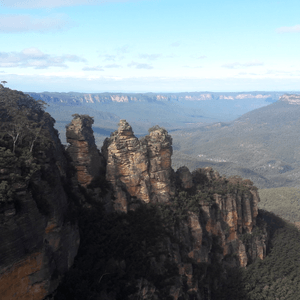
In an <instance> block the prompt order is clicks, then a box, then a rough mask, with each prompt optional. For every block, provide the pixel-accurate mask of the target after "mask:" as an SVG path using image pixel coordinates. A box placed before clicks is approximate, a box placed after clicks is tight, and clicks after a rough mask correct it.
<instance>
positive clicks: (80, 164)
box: [66, 114, 105, 187]
mask: <svg viewBox="0 0 300 300" xmlns="http://www.w3.org/2000/svg"><path fill="white" fill-rule="evenodd" d="M73 117H74V119H73V120H72V121H71V123H70V124H69V125H68V126H67V128H66V129H67V131H66V135H67V142H68V143H70V146H69V147H68V148H67V151H68V153H69V154H70V156H71V158H72V160H73V163H74V165H75V167H76V169H77V179H78V182H79V183H80V184H81V185H82V186H84V187H86V186H88V185H89V184H90V183H91V182H92V180H93V179H94V178H95V177H97V176H99V174H100V173H101V171H102V170H103V169H104V166H105V163H104V159H103V156H102V155H101V153H100V152H99V151H98V149H97V147H96V144H95V138H94V133H93V129H92V124H93V123H94V120H93V118H92V117H90V116H88V115H78V114H75V115H73Z"/></svg>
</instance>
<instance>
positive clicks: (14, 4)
mask: <svg viewBox="0 0 300 300" xmlns="http://www.w3.org/2000/svg"><path fill="white" fill-rule="evenodd" d="M0 1H1V2H0V4H1V5H2V6H4V7H10V8H54V7H63V6H65V7H66V6H76V5H99V4H103V3H115V2H130V1H132V0H52V1H49V0H27V1H24V0H0Z"/></svg>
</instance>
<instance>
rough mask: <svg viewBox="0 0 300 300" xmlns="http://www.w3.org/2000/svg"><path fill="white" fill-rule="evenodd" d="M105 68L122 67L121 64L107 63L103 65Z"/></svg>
mask: <svg viewBox="0 0 300 300" xmlns="http://www.w3.org/2000/svg"><path fill="white" fill-rule="evenodd" d="M104 67H105V68H122V66H121V65H117V64H109V65H105V66H104Z"/></svg>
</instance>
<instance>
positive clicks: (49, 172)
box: [0, 119, 80, 300]
mask: <svg viewBox="0 0 300 300" xmlns="http://www.w3.org/2000/svg"><path fill="white" fill-rule="evenodd" d="M48 121H49V122H48V124H45V130H43V131H42V135H43V137H44V138H46V139H47V141H48V144H47V146H46V147H44V148H43V146H42V145H41V146H40V147H39V149H43V150H39V151H37V152H35V154H34V155H33V156H31V155H29V154H26V155H27V159H26V160H24V159H23V158H22V160H21V158H20V157H18V158H17V157H16V156H14V155H12V154H11V151H10V150H4V149H5V148H2V147H0V150H1V151H2V152H1V159H0V183H1V184H2V186H1V187H2V188H3V186H4V185H3V183H4V184H5V182H11V183H12V184H11V186H10V187H9V191H10V193H12V195H13V196H12V198H6V199H4V198H2V199H1V203H0V240H1V243H0V298H1V299H2V300H11V299H16V300H21V299H22V300H23V299H24V300H25V299H33V300H42V299H44V298H45V297H46V296H47V295H49V294H51V293H52V292H53V291H54V290H55V289H56V288H57V286H58V284H59V283H60V280H61V278H62V275H63V274H64V273H65V272H66V271H67V270H68V269H69V268H70V267H71V266H72V264H73V261H74V258H75V256H76V254H77V250H78V247H79V241H80V237H79V230H78V226H77V225H76V221H75V222H70V220H71V217H72V216H71V215H70V209H71V206H72V203H71V202H72V201H73V199H71V198H70V197H71V196H70V195H68V194H67V191H66V190H65V184H66V182H67V175H66V174H67V172H68V170H67V160H66V157H65V154H64V149H63V147H62V145H61V143H60V141H59V138H58V135H57V133H56V131H55V130H54V128H53V124H54V122H53V119H52V121H51V120H48ZM1 143H2V144H3V140H2V141H1ZM25 153H26V152H25ZM7 157H10V158H11V159H13V161H14V163H13V164H8V163H7V160H6V161H5V159H4V158H7ZM24 164H25V165H24ZM35 166H36V167H35ZM28 169H30V170H32V171H31V172H29V173H28V172H27V170H28ZM26 172H27V173H28V175H26V176H25V174H26ZM24 173H25V174H24ZM70 188H71V187H70ZM2 193H3V189H2Z"/></svg>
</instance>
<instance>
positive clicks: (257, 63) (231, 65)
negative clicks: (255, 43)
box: [222, 61, 264, 69]
mask: <svg viewBox="0 0 300 300" xmlns="http://www.w3.org/2000/svg"><path fill="white" fill-rule="evenodd" d="M263 65H264V63H263V62H260V61H250V62H245V63H240V62H233V63H228V64H224V65H222V67H223V68H228V69H237V68H240V67H256V66H263Z"/></svg>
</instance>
